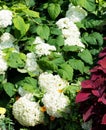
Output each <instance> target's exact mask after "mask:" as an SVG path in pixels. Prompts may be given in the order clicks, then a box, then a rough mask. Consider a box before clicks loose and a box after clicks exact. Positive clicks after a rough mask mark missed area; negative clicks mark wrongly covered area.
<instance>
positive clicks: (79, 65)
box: [68, 59, 84, 74]
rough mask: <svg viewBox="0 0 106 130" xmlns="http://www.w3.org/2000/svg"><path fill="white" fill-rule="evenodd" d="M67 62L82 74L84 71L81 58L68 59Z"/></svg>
mask: <svg viewBox="0 0 106 130" xmlns="http://www.w3.org/2000/svg"><path fill="white" fill-rule="evenodd" d="M68 63H69V64H70V65H71V66H72V68H73V69H75V70H79V71H80V72H81V73H82V74H83V72H84V63H83V62H82V61H81V60H77V59H70V60H69V61H68Z"/></svg>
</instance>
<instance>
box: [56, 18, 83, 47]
mask: <svg viewBox="0 0 106 130" xmlns="http://www.w3.org/2000/svg"><path fill="white" fill-rule="evenodd" d="M56 24H57V26H58V27H59V28H60V29H61V31H62V34H63V37H64V45H68V46H74V45H77V46H80V47H83V48H85V45H84V44H83V43H82V42H81V39H80V31H79V29H78V27H77V26H76V24H75V23H74V22H72V21H71V20H70V19H69V18H62V19H60V20H58V22H57V23H56Z"/></svg>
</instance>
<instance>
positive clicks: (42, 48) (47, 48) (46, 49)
mask: <svg viewBox="0 0 106 130" xmlns="http://www.w3.org/2000/svg"><path fill="white" fill-rule="evenodd" d="M51 51H56V47H55V46H53V45H49V44H47V43H40V44H37V45H36V47H35V53H36V55H37V56H38V57H41V56H43V55H46V56H47V55H50V53H51Z"/></svg>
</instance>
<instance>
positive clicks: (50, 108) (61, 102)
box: [42, 91, 70, 118]
mask: <svg viewBox="0 0 106 130" xmlns="http://www.w3.org/2000/svg"><path fill="white" fill-rule="evenodd" d="M42 102H43V104H44V106H45V107H46V110H47V113H48V114H49V115H50V116H52V117H57V118H59V117H63V113H69V112H70V107H69V104H70V100H69V98H68V97H67V96H65V95H64V94H63V93H59V92H57V91H53V92H48V93H45V95H44V97H43V98H42Z"/></svg>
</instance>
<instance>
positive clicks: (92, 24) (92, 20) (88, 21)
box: [81, 15, 103, 29]
mask: <svg viewBox="0 0 106 130" xmlns="http://www.w3.org/2000/svg"><path fill="white" fill-rule="evenodd" d="M81 23H82V24H83V25H82V26H84V27H85V28H96V29H100V26H101V24H102V23H103V20H101V19H98V18H97V16H95V15H89V16H87V17H86V18H85V19H83V20H82V22H81Z"/></svg>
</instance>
